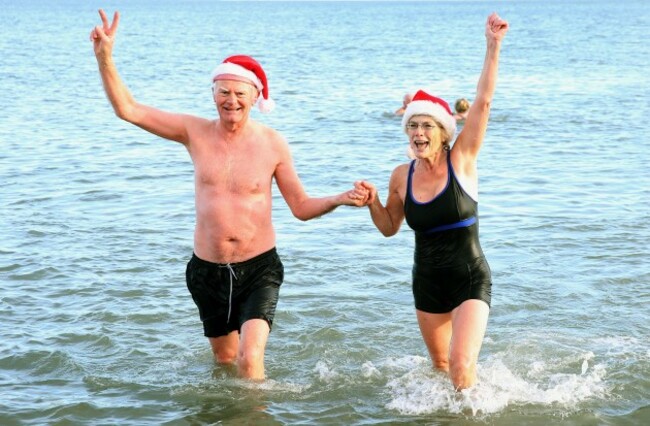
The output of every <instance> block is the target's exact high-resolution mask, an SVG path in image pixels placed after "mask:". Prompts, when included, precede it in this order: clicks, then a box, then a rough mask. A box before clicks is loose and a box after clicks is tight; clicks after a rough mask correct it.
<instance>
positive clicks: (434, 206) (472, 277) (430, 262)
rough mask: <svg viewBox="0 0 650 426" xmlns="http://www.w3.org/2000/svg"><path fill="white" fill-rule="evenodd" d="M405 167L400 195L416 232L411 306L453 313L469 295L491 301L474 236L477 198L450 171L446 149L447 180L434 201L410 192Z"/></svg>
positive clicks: (489, 281) (487, 277)
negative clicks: (412, 301) (403, 187)
mask: <svg viewBox="0 0 650 426" xmlns="http://www.w3.org/2000/svg"><path fill="white" fill-rule="evenodd" d="M414 170H415V160H414V161H413V162H411V165H410V167H409V174H408V180H407V184H406V197H405V200H404V215H405V218H406V223H407V224H408V225H409V226H410V227H411V229H413V230H414V231H415V255H414V264H413V295H414V297H415V307H416V308H417V309H418V310H421V311H425V312H430V313H446V312H451V311H452V310H453V309H455V308H456V307H458V306H459V305H460V304H461V303H463V302H464V301H466V300H469V299H479V300H483V301H484V302H485V303H487V304H488V306H489V305H490V301H491V293H492V279H491V274H490V267H489V265H488V263H487V261H486V259H485V257H484V255H483V250H482V249H481V244H480V243H479V238H478V203H477V202H476V201H475V200H474V199H472V197H470V196H469V194H467V192H465V190H464V189H463V188H462V186H461V185H460V183H459V182H458V180H457V179H456V175H455V174H454V169H453V167H452V165H451V155H450V153H449V151H447V185H446V186H445V188H444V189H443V190H442V192H441V193H440V194H438V195H437V196H436V197H435V198H434V199H433V200H431V201H428V202H425V203H421V202H419V201H417V200H415V198H414V197H413V193H412V186H413V182H412V181H413V171H414Z"/></svg>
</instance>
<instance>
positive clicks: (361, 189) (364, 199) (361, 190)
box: [354, 180, 377, 207]
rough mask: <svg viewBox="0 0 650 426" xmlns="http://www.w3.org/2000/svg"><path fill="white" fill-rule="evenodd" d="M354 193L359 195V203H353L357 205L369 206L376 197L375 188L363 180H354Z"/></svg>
mask: <svg viewBox="0 0 650 426" xmlns="http://www.w3.org/2000/svg"><path fill="white" fill-rule="evenodd" d="M354 193H355V194H358V195H361V197H359V200H360V203H359V204H355V205H356V206H357V207H363V206H370V205H371V204H372V203H374V202H375V200H376V199H377V188H375V185H373V184H371V183H370V182H367V181H365V180H358V181H356V182H354Z"/></svg>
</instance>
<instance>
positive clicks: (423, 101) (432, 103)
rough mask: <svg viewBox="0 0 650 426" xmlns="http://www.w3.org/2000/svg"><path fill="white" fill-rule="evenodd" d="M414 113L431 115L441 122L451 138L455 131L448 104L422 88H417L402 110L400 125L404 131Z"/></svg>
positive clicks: (453, 119)
mask: <svg viewBox="0 0 650 426" xmlns="http://www.w3.org/2000/svg"><path fill="white" fill-rule="evenodd" d="M414 115H428V116H429V117H433V118H434V119H435V120H436V121H437V122H438V123H440V124H442V127H444V128H445V130H446V131H447V133H448V134H449V137H450V138H453V137H454V135H455V133H456V119H455V118H454V115H453V114H452V112H451V108H449V104H447V102H445V101H444V100H443V99H440V98H437V97H435V96H432V95H430V94H428V93H427V92H425V91H424V90H418V92H417V93H416V94H415V96H413V100H412V101H411V102H410V103H409V104H408V105H407V107H406V111H404V116H403V117H402V127H403V128H404V130H405V131H406V125H407V124H408V122H409V120H410V119H411V117H413V116H414Z"/></svg>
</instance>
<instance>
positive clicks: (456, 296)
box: [413, 257, 492, 314]
mask: <svg viewBox="0 0 650 426" xmlns="http://www.w3.org/2000/svg"><path fill="white" fill-rule="evenodd" d="M413 296H414V297H415V308H416V309H418V310H420V311H424V312H429V313H432V314H442V313H447V312H451V311H453V310H454V309H455V308H457V307H458V306H460V304H461V303H463V302H464V301H466V300H470V299H478V300H482V301H484V302H485V303H487V304H488V306H490V302H491V299H492V276H491V272H490V266H489V265H488V263H487V260H486V259H485V257H478V258H476V259H473V260H471V261H469V262H467V263H461V264H458V265H454V266H447V267H438V266H436V265H432V264H426V263H421V262H416V263H415V264H414V265H413Z"/></svg>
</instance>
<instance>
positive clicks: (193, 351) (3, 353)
mask: <svg viewBox="0 0 650 426" xmlns="http://www.w3.org/2000/svg"><path fill="white" fill-rule="evenodd" d="M100 7H102V8H104V9H106V10H107V12H108V14H109V16H112V12H113V11H114V10H115V9H119V10H120V12H121V14H122V20H121V23H120V28H119V30H118V35H117V41H116V45H115V50H114V57H115V61H116V64H117V66H118V69H119V70H120V73H121V75H122V77H123V78H124V80H125V82H126V83H127V84H128V86H129V88H130V90H131V91H132V93H133V95H134V96H135V98H136V99H137V100H138V101H140V102H142V103H145V104H148V105H153V106H156V107H158V108H161V109H165V110H169V111H177V112H185V113H190V114H195V115H200V116H204V117H214V116H215V115H216V112H215V109H214V105H213V104H212V100H211V93H210V81H209V74H210V71H211V70H212V68H213V67H214V66H216V64H218V63H219V62H220V61H221V60H222V59H223V58H224V57H226V56H227V55H231V54H235V53H245V54H250V55H252V56H254V57H256V58H257V59H259V60H260V62H261V63H262V64H263V66H264V68H265V70H266V72H267V74H268V76H269V85H270V93H271V96H272V97H273V98H274V99H275V100H276V103H277V108H276V110H275V111H274V112H273V113H272V114H269V115H260V114H259V113H257V112H254V113H253V118H254V119H256V120H260V121H262V122H263V123H265V124H267V125H269V126H272V127H274V128H276V129H277V130H278V131H280V132H281V133H282V134H283V135H284V136H285V137H286V138H287V140H288V142H289V144H290V146H291V149H292V154H293V158H294V162H295V165H296V168H297V170H298V173H299V175H300V177H301V179H302V181H303V184H304V185H305V188H306V189H307V191H308V193H309V194H310V195H312V196H323V195H330V194H335V193H339V192H342V191H345V190H347V189H349V188H351V185H352V183H353V182H354V181H355V180H357V179H367V180H369V181H371V182H373V183H375V184H376V185H377V187H378V188H379V191H380V196H381V197H382V199H385V197H386V189H387V185H388V179H389V176H390V173H391V171H392V170H393V168H394V167H395V166H397V165H398V164H401V163H403V162H405V161H407V158H406V156H405V151H406V147H407V140H406V136H405V135H404V133H403V132H402V131H401V129H400V120H399V118H397V117H395V116H394V115H393V111H394V110H396V109H397V108H398V107H399V106H400V104H401V99H402V96H403V95H404V93H407V92H413V91H415V90H416V89H418V88H424V89H426V90H429V91H431V92H432V93H435V94H437V95H438V96H441V97H443V98H445V99H447V100H448V101H449V102H450V103H453V101H454V100H455V99H456V98H460V97H467V98H469V99H470V100H471V99H472V97H473V96H474V94H475V88H476V82H477V79H478V76H479V74H480V70H481V67H482V61H483V56H484V51H485V38H484V35H483V31H484V23H485V19H486V17H487V16H488V15H489V14H490V13H491V12H492V11H497V12H499V13H500V14H501V16H502V17H503V18H505V19H507V20H508V21H509V22H510V25H511V28H510V31H509V32H508V34H507V36H506V39H505V41H504V42H503V46H502V53H501V62H500V70H499V81H498V85H497V89H496V93H495V96H494V102H493V106H492V113H491V119H490V124H489V129H488V133H487V136H486V138H485V142H484V145H483V148H482V151H481V155H480V158H479V173H480V214H481V230H480V231H481V242H482V245H483V248H484V251H485V253H486V255H487V258H488V260H489V262H490V265H491V268H492V273H493V280H494V285H493V300H492V302H493V303H492V310H491V314H490V319H489V323H488V329H487V333H486V337H485V340H484V344H483V348H482V351H481V355H480V358H479V366H478V376H479V383H478V384H477V386H475V387H474V388H473V389H471V390H468V391H463V392H461V393H456V392H454V390H453V389H452V386H451V384H450V383H449V380H448V378H447V377H446V376H445V375H444V374H441V373H438V372H435V371H433V370H432V368H431V363H430V360H429V359H428V355H427V351H426V348H425V347H424V344H423V342H422V339H421V336H420V333H419V330H418V326H417V322H416V319H415V315H414V308H413V300H412V299H413V298H412V294H411V288H410V271H411V265H412V253H413V233H412V231H411V230H410V229H409V228H408V227H407V226H406V225H404V226H402V229H401V230H400V232H399V233H398V234H397V235H396V236H394V237H392V238H384V237H382V236H381V235H380V234H379V232H377V231H376V229H375V228H374V226H373V225H372V222H371V220H370V218H369V215H368V212H367V211H366V209H354V208H350V207H347V208H346V207H342V208H339V209H337V210H336V211H334V212H333V213H331V214H329V215H327V216H324V217H322V218H319V219H316V220H312V221H309V222H306V223H304V222H300V221H298V220H297V219H295V218H293V217H292V216H291V214H290V212H289V209H288V207H287V206H286V204H285V203H284V200H283V199H282V197H281V195H280V194H279V191H277V188H275V187H274V196H273V202H274V206H273V217H274V223H275V227H276V231H277V234H278V238H277V247H278V251H279V253H280V255H281V257H282V260H283V262H284V264H285V268H286V278H285V282H284V284H283V286H282V290H281V296H280V302H279V305H278V312H277V315H276V320H275V324H274V328H273V331H272V333H271V336H270V338H269V343H268V346H267V353H266V373H267V379H266V380H265V381H264V382H262V383H251V382H248V381H245V380H241V379H238V378H237V377H236V374H235V372H234V371H233V369H232V368H228V367H219V366H216V365H215V364H214V362H213V360H212V354H211V353H210V349H209V346H208V343H207V341H206V339H205V338H204V337H203V336H202V328H201V324H200V322H199V320H198V313H197V310H196V307H195V306H194V304H193V302H192V300H191V297H190V295H189V293H188V292H187V289H186V287H185V283H184V270H185V265H186V262H187V261H188V259H189V257H190V256H191V253H192V232H193V226H194V199H193V170H192V166H191V163H190V160H189V156H188V154H187V152H186V151H185V149H184V148H183V147H182V146H181V145H179V144H175V143H172V142H168V141H164V140H161V139H159V138H157V137H155V136H152V135H150V134H147V133H145V132H143V131H142V130H140V129H137V128H135V127H133V126H130V125H128V124H126V123H124V122H121V121H120V120H118V119H117V118H116V117H115V116H114V114H113V112H112V109H111V108H110V105H109V104H108V102H107V100H106V98H105V95H104V93H103V90H102V87H101V82H100V79H99V76H98V73H97V66H96V61H95V58H94V55H93V52H92V45H91V43H90V42H89V41H88V34H89V33H90V30H91V29H92V27H93V26H94V25H96V24H98V23H99V18H98V15H97V9H98V8H100ZM0 18H1V22H2V26H1V29H0V49H1V51H2V55H1V59H0V94H1V96H2V98H1V99H2V100H1V101H0V182H1V185H0V201H1V202H0V217H1V218H2V226H1V227H0V390H1V396H0V424H2V425H14V424H38V425H40V424H58V425H63V424H75V425H76V424H91V425H107V424H121V425H143V424H167V425H185V424H268V425H273V424H337V425H338V424H399V423H409V424H426V425H442V424H499V425H501V424H503V425H520V424H532V425H547V424H550V423H552V422H558V421H560V422H561V423H562V424H567V425H600V424H607V425H618V424H621V425H635V424H647V423H648V422H650V403H649V401H650V366H649V360H650V347H649V345H648V341H649V338H650V331H649V328H648V319H649V315H648V306H650V296H649V293H650V292H649V290H650V272H649V269H650V268H649V267H648V254H649V252H650V250H649V247H650V245H649V244H648V241H649V240H650V225H648V221H649V220H650V214H649V212H650V207H649V201H650V172H649V171H648V170H649V169H648V164H649V163H650V154H649V153H648V151H649V150H650V143H649V141H648V135H649V134H650V132H649V130H650V126H649V124H648V116H650V77H648V73H647V70H648V68H649V65H650V61H649V59H648V58H650V44H648V42H647V40H648V38H649V36H650V6H649V5H648V3H647V2H645V1H642V0H638V1H635V0H632V1H625V2H616V1H609V0H603V1H568V2H566V1H559V0H558V1H555V0H550V1H544V2H536V1H500V2H496V1H495V2H493V1H449V2H444V1H439V2H414V3H409V2H382V3H369V2H353V3H347V2H336V3H330V2H320V3H302V2H283V3H278V2H271V3H257V2H217V1H207V0H206V1H198V0H197V1H183V2H175V1H160V0H158V1H149V0H136V1H128V2H126V1H115V0H114V1H108V2H106V3H99V2H96V1H81V0H68V1H56V2H45V1H36V0H25V1H22V2H13V1H11V2H10V1H8V0H1V1H0Z"/></svg>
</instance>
